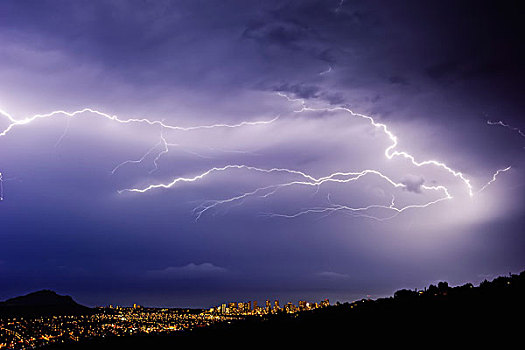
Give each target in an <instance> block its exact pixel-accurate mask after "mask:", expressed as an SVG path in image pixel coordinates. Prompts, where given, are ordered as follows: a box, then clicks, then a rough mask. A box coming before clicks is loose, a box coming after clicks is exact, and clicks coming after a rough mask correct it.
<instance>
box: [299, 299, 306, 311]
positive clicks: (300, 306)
mask: <svg viewBox="0 0 525 350" xmlns="http://www.w3.org/2000/svg"><path fill="white" fill-rule="evenodd" d="M299 309H300V310H306V301H304V300H299Z"/></svg>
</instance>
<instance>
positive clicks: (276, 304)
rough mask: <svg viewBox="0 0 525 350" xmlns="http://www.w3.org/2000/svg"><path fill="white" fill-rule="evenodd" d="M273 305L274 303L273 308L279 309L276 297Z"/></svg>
mask: <svg viewBox="0 0 525 350" xmlns="http://www.w3.org/2000/svg"><path fill="white" fill-rule="evenodd" d="M273 305H274V306H273V307H274V309H275V310H279V309H280V307H279V300H278V299H276V300H275V301H274V302H273Z"/></svg>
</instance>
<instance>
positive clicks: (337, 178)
mask: <svg viewBox="0 0 525 350" xmlns="http://www.w3.org/2000/svg"><path fill="white" fill-rule="evenodd" d="M277 95H278V96H281V97H284V98H286V99H287V100H288V101H289V102H293V103H296V102H298V103H300V106H301V108H300V109H299V110H294V113H308V112H344V113H347V114H349V115H350V116H351V117H355V118H361V119H365V120H366V121H368V123H369V124H370V125H371V126H373V127H374V128H376V129H379V130H381V131H382V132H383V134H385V135H386V136H387V137H388V139H389V140H390V141H391V144H390V146H388V147H387V148H386V149H385V151H384V155H385V157H386V158H387V159H389V160H391V159H393V158H394V157H401V158H403V159H406V160H408V161H409V162H410V163H411V164H412V165H414V166H416V167H423V166H435V167H438V168H441V169H443V170H445V171H446V172H448V173H449V174H451V175H452V176H454V177H456V178H458V179H460V180H461V181H462V182H463V184H464V185H465V187H466V190H467V192H468V194H469V196H471V197H472V196H473V195H474V189H473V187H472V185H471V182H470V180H469V179H468V178H467V177H466V176H465V175H464V174H463V173H462V172H461V171H458V170H455V169H453V168H451V167H449V166H448V165H446V164H445V163H444V162H441V161H438V160H433V159H431V160H423V161H418V160H416V158H415V157H414V156H413V155H411V154H410V153H408V152H405V151H399V150H397V146H398V139H397V137H396V136H395V135H394V134H393V133H392V132H391V131H390V130H389V129H388V127H387V125H386V124H383V123H379V122H377V121H376V120H374V119H373V118H372V117H370V116H367V115H364V114H360V113H356V112H354V111H352V110H350V109H349V108H346V107H342V106H337V107H325V108H312V107H309V106H307V105H306V102H305V100H303V99H300V98H292V97H290V96H288V95H286V94H284V93H282V92H277ZM83 113H91V114H95V115H97V116H99V117H103V118H105V119H109V120H112V121H115V122H118V123H121V124H129V123H143V124H147V125H150V126H159V127H160V128H161V134H160V140H159V141H158V142H157V143H156V144H155V145H154V146H153V147H151V148H150V149H149V150H147V151H146V153H145V154H144V155H143V156H142V157H140V158H138V159H135V160H126V161H124V162H122V163H119V164H118V165H117V166H116V167H115V168H113V170H112V171H111V174H114V173H115V172H116V171H117V170H118V169H120V168H121V167H123V166H124V165H126V164H131V163H141V162H143V161H144V160H145V159H146V158H147V157H148V156H149V155H151V154H153V152H154V151H155V150H156V149H158V148H159V147H161V146H162V149H161V150H160V151H159V152H158V153H157V154H156V156H155V158H154V159H153V165H154V168H153V169H152V170H151V171H150V173H151V172H154V171H156V170H157V169H158V162H159V160H160V159H161V157H162V156H163V155H165V154H166V153H168V151H169V147H170V146H178V144H172V143H168V142H167V140H166V138H165V137H164V135H163V133H162V130H178V131H192V130H199V129H212V128H238V127H242V126H245V125H261V124H263V125H264V124H270V123H273V122H275V121H276V120H277V119H278V118H279V117H276V118H274V119H271V120H266V121H254V122H251V121H243V122H240V123H237V124H212V125H202V126H190V127H181V126H175V125H170V124H166V123H165V122H164V121H159V120H150V119H147V118H130V119H122V118H120V117H118V116H116V115H109V114H107V113H104V112H100V111H97V110H94V109H91V108H84V109H81V110H77V111H74V112H67V111H63V110H57V111H53V112H50V113H47V114H36V115H33V116H32V117H28V118H24V119H15V118H14V117H12V116H11V115H10V114H8V113H7V112H5V111H3V110H0V114H2V115H3V116H5V117H7V119H8V120H9V122H10V123H9V125H8V126H7V127H6V128H5V129H4V130H3V131H2V132H1V133H0V137H1V136H5V135H7V134H8V133H9V132H10V131H11V130H12V129H14V128H15V127H17V126H22V125H26V124H29V123H31V122H32V121H34V120H37V119H41V118H51V117H54V116H58V115H64V116H66V117H74V116H77V115H80V114H83ZM497 124H498V125H502V126H506V124H503V123H501V122H498V123H497ZM66 131H67V129H66ZM63 136H64V135H62V136H61V139H62V138H63ZM61 139H60V140H61ZM509 169H510V167H507V168H505V169H499V170H498V171H497V172H496V173H495V174H494V175H493V176H492V179H491V180H490V181H489V182H488V183H487V184H485V185H484V186H483V187H482V188H481V189H480V190H479V191H478V192H477V193H479V192H482V191H483V190H484V189H485V188H486V187H487V186H489V185H490V184H492V183H493V182H495V181H496V178H497V176H498V175H499V174H500V173H501V172H506V171H508V170H509ZM231 170H246V171H253V172H259V173H266V174H272V173H279V174H286V175H291V176H295V177H297V178H298V179H294V180H290V181H287V182H281V183H277V184H273V185H268V186H264V187H258V188H256V189H254V190H252V191H249V192H244V193H241V194H239V195H237V196H234V197H229V198H225V199H220V200H209V201H206V202H204V203H202V204H201V205H199V206H197V207H196V208H194V214H195V215H196V220H198V219H199V218H200V217H201V216H202V215H203V214H204V213H205V212H207V211H208V210H210V209H212V208H215V207H217V206H219V205H223V204H227V203H233V202H241V201H244V200H245V199H247V198H249V197H259V198H267V197H270V196H272V195H273V194H275V193H276V192H277V191H279V190H281V189H283V188H287V187H292V186H309V187H315V188H316V190H317V191H318V190H319V188H320V186H321V185H322V184H324V183H328V182H331V183H339V184H343V183H350V182H355V181H358V180H359V179H361V178H363V177H365V176H370V175H374V176H378V177H379V178H380V179H382V180H383V181H385V182H386V183H388V184H389V185H391V186H392V187H393V188H394V189H406V187H407V186H406V185H405V184H403V183H401V182H396V181H395V180H393V179H392V178H390V177H388V176H387V175H385V174H383V173H382V172H380V171H378V170H374V169H366V170H362V171H358V172H355V171H352V172H343V171H338V172H334V173H332V174H329V175H326V176H322V177H314V176H312V175H309V174H307V173H305V172H303V171H299V170H294V169H287V168H270V169H266V168H259V167H254V166H249V165H244V164H229V165H225V166H222V167H213V168H210V169H208V170H206V171H204V172H202V173H200V174H197V175H194V176H190V177H176V178H174V179H173V180H172V181H171V182H168V183H158V184H150V185H148V186H146V187H143V188H127V189H122V190H119V191H118V193H123V192H138V193H145V192H148V191H150V190H154V189H168V188H172V187H174V186H176V185H177V184H185V183H192V182H197V181H200V180H202V179H204V178H206V177H208V176H211V175H212V174H214V173H217V172H225V171H231ZM1 186H2V178H1V174H0V199H3V193H2V190H3V189H2V187H1ZM421 188H422V189H423V190H426V191H438V192H440V193H442V194H443V195H442V196H441V197H440V198H438V199H435V200H432V201H428V202H426V203H423V204H410V205H405V206H396V204H395V197H394V196H392V201H391V202H390V204H372V205H368V206H362V207H350V206H348V205H344V204H334V203H330V205H329V206H326V207H314V208H307V209H304V210H301V211H299V212H296V213H294V214H279V213H270V214H266V215H267V216H270V217H283V218H295V217H298V216H302V215H305V214H310V213H324V214H327V215H330V214H331V213H334V212H339V211H343V212H347V213H350V214H351V215H352V216H360V217H368V218H371V219H375V220H380V221H382V220H388V219H391V218H393V217H395V216H397V215H399V214H401V213H402V212H404V211H406V210H409V209H414V208H426V207H428V206H431V205H434V204H437V203H439V202H441V201H444V200H450V199H452V198H453V197H452V196H451V194H450V192H449V189H447V188H446V187H445V186H427V185H422V186H421ZM373 210H386V211H388V212H391V213H392V215H390V216H386V217H385V216H383V217H379V216H375V215H371V214H369V212H370V211H373Z"/></svg>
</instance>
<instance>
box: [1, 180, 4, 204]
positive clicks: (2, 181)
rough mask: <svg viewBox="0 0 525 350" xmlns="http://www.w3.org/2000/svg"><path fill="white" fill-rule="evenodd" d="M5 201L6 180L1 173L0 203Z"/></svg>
mask: <svg viewBox="0 0 525 350" xmlns="http://www.w3.org/2000/svg"><path fill="white" fill-rule="evenodd" d="M3 200H4V178H3V177H2V173H0V201H3Z"/></svg>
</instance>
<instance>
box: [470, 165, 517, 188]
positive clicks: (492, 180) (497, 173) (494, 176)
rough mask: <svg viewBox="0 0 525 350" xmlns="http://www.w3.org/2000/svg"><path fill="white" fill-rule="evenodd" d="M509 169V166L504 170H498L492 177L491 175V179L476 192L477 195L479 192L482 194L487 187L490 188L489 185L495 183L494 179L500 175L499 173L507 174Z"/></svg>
mask: <svg viewBox="0 0 525 350" xmlns="http://www.w3.org/2000/svg"><path fill="white" fill-rule="evenodd" d="M510 169H511V167H510V166H508V167H506V168H504V169H498V170H497V171H496V172H495V173H494V174H493V175H492V179H491V180H490V181H489V182H487V183H486V184H485V185H483V187H481V188H480V189H479V191H478V193H480V192H483V191H484V190H485V189H486V188H487V187H488V186H490V184H492V183H493V182H496V177H497V176H498V175H499V174H500V173H504V172H507V171H509V170H510Z"/></svg>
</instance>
